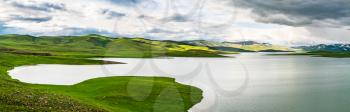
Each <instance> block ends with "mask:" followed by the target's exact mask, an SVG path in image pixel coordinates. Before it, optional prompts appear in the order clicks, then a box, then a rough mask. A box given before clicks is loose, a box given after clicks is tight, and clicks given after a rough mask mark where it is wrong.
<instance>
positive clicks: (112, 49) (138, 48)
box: [0, 34, 221, 57]
mask: <svg viewBox="0 0 350 112" xmlns="http://www.w3.org/2000/svg"><path fill="white" fill-rule="evenodd" d="M0 49H2V50H3V51H4V49H5V50H6V49H11V50H13V51H16V52H35V53H48V54H51V55H74V56H106V57H159V56H186V57H192V56H193V57H217V56H220V55H219V53H221V52H220V51H217V50H213V49H210V48H209V47H205V46H195V45H188V44H182V43H180V42H172V41H157V40H147V39H142V38H110V37H105V36H101V35H96V34H91V35H85V36H41V37H34V36H29V35H1V36H0ZM194 51H197V52H194ZM184 54H185V55H184Z"/></svg>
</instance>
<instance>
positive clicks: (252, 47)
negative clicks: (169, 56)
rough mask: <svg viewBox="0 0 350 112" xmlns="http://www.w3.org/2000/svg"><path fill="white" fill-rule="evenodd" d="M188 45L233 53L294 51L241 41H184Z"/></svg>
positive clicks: (266, 44) (276, 46) (277, 46)
mask: <svg viewBox="0 0 350 112" xmlns="http://www.w3.org/2000/svg"><path fill="white" fill-rule="evenodd" d="M183 42H184V43H186V44H190V45H200V46H208V47H210V48H213V49H216V50H222V51H231V52H281V51H282V52H283V51H292V49H290V48H288V47H285V46H279V45H272V44H268V43H258V42H255V41H241V42H213V41H205V40H194V41H183Z"/></svg>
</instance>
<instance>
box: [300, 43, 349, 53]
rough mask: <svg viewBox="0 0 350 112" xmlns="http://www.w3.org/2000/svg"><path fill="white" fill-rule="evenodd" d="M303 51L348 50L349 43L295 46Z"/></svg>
mask: <svg viewBox="0 0 350 112" xmlns="http://www.w3.org/2000/svg"><path fill="white" fill-rule="evenodd" d="M296 48H299V49H303V50H304V51H325V52H350V44H328V45H327V44H319V45H312V46H300V47H296Z"/></svg>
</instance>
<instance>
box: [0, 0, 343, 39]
mask: <svg viewBox="0 0 350 112" xmlns="http://www.w3.org/2000/svg"><path fill="white" fill-rule="evenodd" d="M348 7H350V3H349V2H348V1H347V0H317V1H314V0H312V1H310V0H279V1H277V0H74V1H72V0H50V1H47V0H0V33H1V34H8V33H19V34H31V35H82V34H88V33H99V34H104V35H110V36H128V37H146V38H152V39H171V40H193V39H207V40H218V41H238V40H255V41H263V42H271V43H279V44H288V45H289V44H307V43H327V42H347V41H350V39H349V38H348V37H347V36H348V35H349V30H347V29H349V25H350V21H349V18H350V13H349V12H350V9H349V8H348Z"/></svg>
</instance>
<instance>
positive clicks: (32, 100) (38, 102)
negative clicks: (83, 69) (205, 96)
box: [0, 53, 202, 112]
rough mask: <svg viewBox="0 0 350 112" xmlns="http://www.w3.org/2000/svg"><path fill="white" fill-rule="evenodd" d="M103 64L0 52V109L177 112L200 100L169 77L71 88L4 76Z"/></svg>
mask: <svg viewBox="0 0 350 112" xmlns="http://www.w3.org/2000/svg"><path fill="white" fill-rule="evenodd" d="M103 63H105V62H102V61H94V60H86V59H79V58H71V57H59V56H54V57H52V56H31V55H18V54H11V53H0V109H1V110H3V111H122V112H128V111H145V112H150V111H153V109H156V110H157V109H160V111H161V110H163V109H167V111H169V112H180V111H186V110H188V109H189V108H190V107H191V106H193V105H194V104H196V103H198V102H200V100H201V98H202V91H201V90H200V89H198V88H195V87H191V86H187V85H182V84H179V83H176V82H175V81H174V79H171V78H160V77H110V78H100V79H92V80H88V81H85V82H83V83H80V84H77V85H73V86H52V85H34V84H25V83H21V82H19V81H16V80H13V79H11V78H10V77H9V76H8V74H7V71H8V70H11V69H13V68H14V67H16V66H22V65H34V64H79V65H86V64H103ZM139 88H141V89H139ZM143 95H144V96H143ZM168 96H172V97H168ZM140 98H143V99H140Z"/></svg>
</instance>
